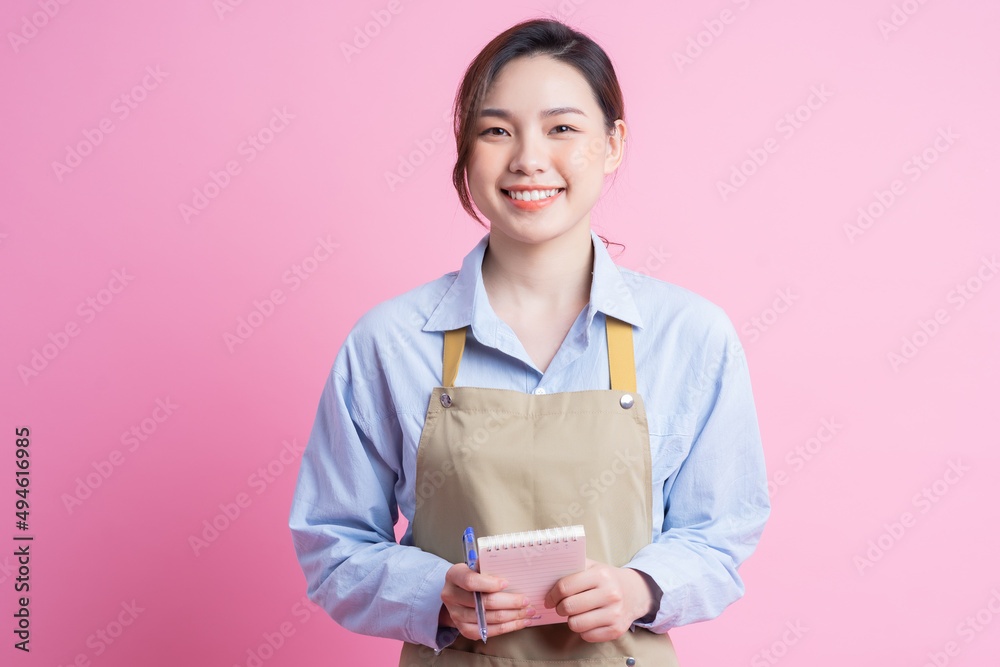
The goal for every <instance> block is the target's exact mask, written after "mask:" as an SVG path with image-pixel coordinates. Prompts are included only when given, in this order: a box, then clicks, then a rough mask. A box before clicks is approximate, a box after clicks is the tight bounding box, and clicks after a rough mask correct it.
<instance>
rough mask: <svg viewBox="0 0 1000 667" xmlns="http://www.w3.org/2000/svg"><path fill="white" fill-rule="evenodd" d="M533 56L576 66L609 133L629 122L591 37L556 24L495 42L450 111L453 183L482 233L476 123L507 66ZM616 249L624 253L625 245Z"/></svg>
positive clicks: (512, 32)
mask: <svg viewBox="0 0 1000 667" xmlns="http://www.w3.org/2000/svg"><path fill="white" fill-rule="evenodd" d="M534 55H549V56H552V57H553V58H555V59H556V60H559V61H560V62H563V63H566V64H567V65H572V66H573V67H575V68H576V69H577V70H578V71H579V72H580V74H582V75H583V77H584V78H585V79H586V80H587V83H589V84H590V88H591V90H593V91H594V96H595V97H596V98H597V103H598V104H599V105H600V107H601V111H602V113H603V115H604V126H605V129H606V130H607V131H608V133H610V132H611V131H612V130H614V127H615V121H616V120H618V119H621V120H625V102H624V100H623V99H622V91H621V87H620V86H619V85H618V77H617V76H616V75H615V68H614V66H613V65H612V64H611V60H610V59H609V58H608V55H607V54H606V53H605V52H604V49H602V48H601V47H600V46H598V45H597V43H596V42H594V40H592V39H591V38H590V37H587V36H586V35H584V34H583V33H581V32H577V31H576V30H573V29H572V28H570V27H569V26H567V25H565V24H563V23H560V22H559V21H554V20H552V19H531V20H528V21H522V22H521V23H518V24H517V25H514V26H512V27H510V28H508V29H507V30H505V31H504V32H502V33H500V34H499V35H497V36H496V37H494V38H493V40H492V41H491V42H490V43H489V44H487V45H486V46H485V47H484V48H483V50H482V51H480V52H479V55H477V56H476V58H475V59H474V60H473V61H472V63H471V64H470V65H469V67H468V69H467V70H466V71H465V77H464V78H463V79H462V85H461V86H460V87H459V89H458V93H457V94H456V95H455V103H454V106H453V110H452V111H453V115H454V123H455V145H456V148H457V149H458V159H457V160H456V162H455V168H454V169H453V170H452V174H451V180H452V183H453V184H454V185H455V189H456V190H457V191H458V198H459V201H461V202H462V208H463V209H465V211H466V212H467V213H468V214H469V215H471V216H472V217H473V218H475V219H476V221H477V222H479V224H480V225H482V226H483V227H486V223H484V222H483V221H482V219H481V218H480V217H479V216H478V215H476V212H475V210H474V209H473V208H472V196H471V194H470V192H469V186H468V182H467V180H466V173H465V171H466V166H467V165H468V162H469V158H470V157H471V155H472V148H473V144H474V142H475V129H476V119H477V118H478V116H479V111H480V109H481V108H482V104H483V98H484V97H485V96H486V93H487V91H488V90H489V88H490V86H491V85H492V84H493V82H494V81H495V80H496V78H497V76H498V75H499V73H500V70H501V69H502V68H503V66H504V65H506V64H507V63H508V62H510V61H511V60H513V59H514V58H518V57H523V56H534ZM598 236H600V235H598ZM600 239H601V240H602V241H604V245H605V246H607V245H608V244H609V243H611V242H610V241H608V240H607V239H606V238H604V237H603V236H600ZM615 245H621V246H622V247H623V248H624V247H625V246H624V245H622V244H621V243H615Z"/></svg>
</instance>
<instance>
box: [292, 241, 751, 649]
mask: <svg viewBox="0 0 1000 667" xmlns="http://www.w3.org/2000/svg"><path fill="white" fill-rule="evenodd" d="M591 238H592V240H593V244H594V276H593V281H592V285H591V292H590V303H589V304H588V305H587V307H586V308H585V309H584V310H583V311H582V312H581V313H580V315H579V316H578V317H577V319H576V321H575V322H574V323H573V326H572V328H571V329H570V331H569V333H568V334H567V335H566V338H565V339H564V340H563V342H562V344H561V346H560V348H559V350H558V352H557V353H556V355H555V357H554V358H553V359H552V361H551V362H550V363H549V366H548V368H547V369H546V371H545V373H542V372H540V371H539V370H538V368H537V367H536V366H535V364H534V363H533V362H532V360H531V358H530V357H529V356H528V354H527V353H526V352H525V350H524V347H523V346H522V345H521V343H520V341H519V340H518V338H517V336H516V335H515V334H514V332H513V330H512V329H511V328H510V327H509V326H508V325H507V324H506V323H504V322H503V321H502V320H501V319H500V318H499V317H498V316H497V314H496V313H495V312H494V311H493V309H492V308H491V307H490V303H489V299H488V297H487V295H486V291H485V289H484V287H483V279H482V261H483V256H484V253H485V250H486V245H487V243H488V241H489V234H486V235H485V236H483V238H482V239H481V240H480V242H479V244H478V245H476V247H475V248H473V249H472V251H471V252H470V253H469V254H468V255H467V256H466V257H465V260H464V261H463V263H462V268H461V270H460V271H453V272H451V273H447V274H445V275H443V276H442V277H440V278H438V279H437V280H433V281H431V282H429V283H426V284H424V285H421V286H419V287H417V288H415V289H412V290H410V291H408V292H406V293H404V294H401V295H399V296H396V297H394V298H391V299H388V300H386V301H383V302H382V303H380V304H378V305H376V306H375V307H374V308H372V309H371V310H369V311H368V312H367V313H365V314H364V315H362V316H361V318H360V319H359V320H358V321H357V322H356V323H355V325H354V327H353V328H352V330H351V331H350V333H349V334H348V335H347V338H346V339H345V341H344V343H343V346H342V347H341V349H340V351H339V353H338V354H337V357H336V360H335V361H334V363H333V368H332V370H331V372H330V374H329V376H328V377H327V380H326V384H325V386H324V388H323V393H322V395H321V397H320V401H319V408H318V410H317V412H316V421H315V423H314V424H313V428H312V433H311V435H310V437H309V442H308V444H307V446H306V449H305V452H304V453H303V456H302V464H301V467H300V469H299V475H298V481H297V484H296V488H295V496H294V499H293V502H292V507H291V512H290V516H289V522H288V523H289V527H290V528H291V531H292V538H293V542H294V544H295V550H296V553H297V555H298V559H299V562H300V564H301V566H302V570H303V572H304V573H305V576H306V582H307V594H308V596H309V598H310V599H311V600H313V601H314V602H315V603H316V604H318V605H320V606H321V607H323V608H324V609H326V611H327V612H328V613H329V614H330V616H331V617H332V618H333V619H334V620H335V621H337V623H339V624H341V625H342V626H343V627H345V628H347V629H348V630H351V631H354V632H359V633H362V634H367V635H375V636H379V637H390V638H395V639H400V640H404V641H409V642H413V643H416V644H424V645H426V646H430V647H433V648H441V647H443V646H447V645H448V644H450V643H451V642H452V641H454V640H455V638H456V636H457V632H458V631H457V630H454V629H443V628H439V627H438V613H439V611H440V609H441V589H442V588H443V587H444V579H445V572H446V571H447V570H448V568H449V567H451V565H452V564H451V563H449V562H447V561H445V560H443V559H441V558H439V557H437V556H435V555H433V554H431V553H428V552H425V551H422V550H420V549H418V548H417V547H415V546H413V536H412V532H411V530H410V528H409V527H407V530H406V533H405V534H404V535H403V537H402V539H401V540H400V543H398V544H397V543H396V540H395V537H394V530H393V526H394V525H395V523H396V520H397V518H398V514H397V512H398V511H401V512H402V513H403V516H405V517H406V518H407V520H408V521H412V519H413V512H414V505H415V501H416V496H415V491H416V489H417V487H418V485H419V484H420V483H421V481H420V480H416V479H414V477H415V474H416V453H417V443H418V442H419V440H420V433H421V430H422V428H423V424H424V418H425V417H426V414H427V404H428V401H429V399H430V394H431V391H432V389H433V388H434V387H437V386H440V385H441V382H442V378H441V362H442V348H443V336H442V333H441V332H443V331H445V330H447V329H457V328H459V327H462V326H465V325H471V327H470V329H469V332H468V335H467V341H466V346H465V351H464V353H463V355H462V362H461V364H460V365H459V371H458V378H457V379H456V381H455V384H456V385H457V386H475V387H494V388H501V389H513V390H517V391H523V392H534V393H536V394H540V393H545V392H548V393H551V392H565V391H582V390H588V389H609V388H610V386H611V383H610V376H609V370H608V347H607V338H606V336H605V330H604V322H605V315H612V316H614V317H617V318H619V319H621V320H624V321H625V322H629V323H630V324H633V325H634V327H635V328H634V330H633V340H634V348H635V360H636V382H637V389H638V393H639V395H640V396H641V397H642V400H643V403H644V405H645V409H646V413H647V419H648V424H649V439H650V443H649V444H650V448H651V459H652V484H653V486H652V488H653V505H652V508H651V509H652V517H653V524H652V526H650V531H651V533H650V534H651V540H652V543H651V544H649V545H648V546H646V547H644V548H642V549H641V550H639V552H638V553H637V554H636V555H635V557H634V558H633V559H632V561H631V562H629V563H628V567H631V568H634V569H636V570H639V571H641V572H644V573H646V574H648V575H649V576H650V577H652V579H653V580H654V581H655V582H656V583H657V585H658V586H659V588H660V590H661V591H662V594H661V596H660V599H659V607H658V610H657V611H656V614H655V616H654V617H653V618H652V620H651V621H650V622H636V623H635V626H638V627H646V628H649V629H651V630H653V631H654V632H665V631H667V630H669V629H670V628H673V627H676V626H680V625H685V624H687V623H693V622H695V621H703V620H707V619H711V618H715V617H716V616H718V615H719V614H720V613H722V610H723V609H725V608H726V607H727V606H728V605H730V604H732V603H733V602H734V601H736V600H738V599H739V598H740V597H742V595H743V592H744V585H743V581H742V579H741V578H740V576H739V574H738V573H737V568H738V567H739V565H740V564H741V563H742V562H743V561H744V560H745V559H746V558H747V557H748V556H749V555H750V554H751V553H752V552H753V550H754V549H755V547H756V545H757V542H758V540H759V539H760V536H761V533H762V532H763V530H764V523H765V522H766V521H767V518H768V516H769V514H770V509H771V506H770V501H769V498H768V493H767V480H766V472H765V469H764V455H763V451H762V447H761V441H760V431H759V429H758V425H757V414H756V410H755V408H754V401H753V395H752V393H751V388H750V378H749V374H748V371H747V362H746V357H745V355H744V352H743V348H742V346H741V345H740V342H739V339H738V337H737V335H736V330H735V329H734V328H733V325H732V323H731V322H730V320H729V318H728V317H727V316H726V314H725V313H724V312H723V310H722V309H721V308H719V307H718V306H716V305H715V304H713V303H711V302H710V301H708V300H707V299H705V298H703V297H700V296H698V295H697V294H694V293H693V292H690V291H688V290H686V289H684V288H682V287H678V286H676V285H672V284H670V283H667V282H664V281H662V280H659V279H656V278H653V277H650V276H646V275H643V274H641V273H637V272H635V271H631V270H629V269H626V268H621V269H620V271H619V267H617V266H616V265H615V264H614V262H613V260H612V259H611V257H610V255H609V254H608V251H607V249H606V248H605V246H604V243H603V242H602V241H601V240H600V238H599V237H598V236H597V234H596V233H594V232H593V231H591ZM425 482H427V480H425ZM397 505H398V510H397ZM553 525H555V524H553ZM456 539H457V538H456ZM648 619H649V617H646V618H644V619H643V620H644V621H645V620H648Z"/></svg>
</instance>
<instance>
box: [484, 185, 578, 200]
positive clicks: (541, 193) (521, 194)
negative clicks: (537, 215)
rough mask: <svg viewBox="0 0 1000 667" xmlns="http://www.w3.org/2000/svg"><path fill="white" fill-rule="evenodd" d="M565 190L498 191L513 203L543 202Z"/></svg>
mask: <svg viewBox="0 0 1000 667" xmlns="http://www.w3.org/2000/svg"><path fill="white" fill-rule="evenodd" d="M565 189H566V188H553V189H551V190H516V191H515V190H504V189H503V188H501V189H500V192H502V193H504V194H505V195H506V196H507V197H509V198H510V199H513V200H514V201H544V200H546V199H551V198H552V197H555V196H556V195H558V194H559V193H560V192H562V191H563V190H565Z"/></svg>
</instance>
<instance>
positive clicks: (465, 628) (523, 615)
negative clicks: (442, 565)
mask: <svg viewBox="0 0 1000 667" xmlns="http://www.w3.org/2000/svg"><path fill="white" fill-rule="evenodd" d="M506 587H507V582H506V581H505V580H503V579H501V578H500V577H493V576H490V575H487V574H479V573H478V572H476V571H474V570H472V569H470V568H469V566H468V565H466V564H465V563H456V564H455V565H452V566H451V567H450V568H449V569H448V573H447V574H446V575H445V579H444V588H443V589H441V602H443V603H444V608H442V610H441V614H440V616H439V619H438V620H439V623H440V624H441V625H443V626H446V627H452V628H458V631H459V632H460V633H461V634H462V636H463V637H468V638H469V639H481V637H480V635H479V625H478V624H477V623H476V602H475V598H474V597H473V595H472V591H480V592H481V593H482V594H483V609H485V610H486V634H487V636H488V637H494V636H496V635H502V634H505V633H508V632H513V631H514V630H520V629H521V628H523V627H525V626H528V625H530V624H531V622H530V621H529V620H528V619H529V618H530V617H531V616H534V615H535V610H534V609H531V608H530V607H528V598H527V597H526V596H524V595H521V594H520V593H502V592H501V591H502V590H503V589H504V588H506Z"/></svg>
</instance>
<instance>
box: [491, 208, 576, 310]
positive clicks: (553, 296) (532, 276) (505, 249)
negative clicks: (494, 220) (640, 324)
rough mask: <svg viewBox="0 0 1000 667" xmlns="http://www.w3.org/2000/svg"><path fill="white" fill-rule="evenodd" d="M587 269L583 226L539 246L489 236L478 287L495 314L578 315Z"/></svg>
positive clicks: (499, 236)
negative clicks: (484, 290) (482, 290)
mask: <svg viewBox="0 0 1000 667" xmlns="http://www.w3.org/2000/svg"><path fill="white" fill-rule="evenodd" d="M593 267H594V248H593V241H592V237H591V235H590V227H589V225H580V226H579V229H578V230H577V229H574V230H570V231H568V232H567V233H565V234H562V235H561V236H559V237H557V238H554V239H551V240H549V241H546V242H545V243H540V244H526V243H522V242H520V241H516V240H514V239H511V238H510V237H508V236H505V235H503V234H500V233H496V232H493V231H491V232H490V240H489V245H488V246H487V248H486V254H485V256H484V257H483V265H482V271H483V285H484V286H485V288H486V293H487V295H488V296H489V298H490V304H491V305H492V306H493V308H494V310H497V311H498V312H499V311H500V310H501V309H502V310H505V311H507V312H511V311H519V312H522V313H538V314H544V313H547V312H562V311H565V310H570V311H574V312H579V310H580V309H581V308H582V307H583V305H586V303H587V302H588V301H590V287H591V283H592V280H593V273H592V271H593Z"/></svg>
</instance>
